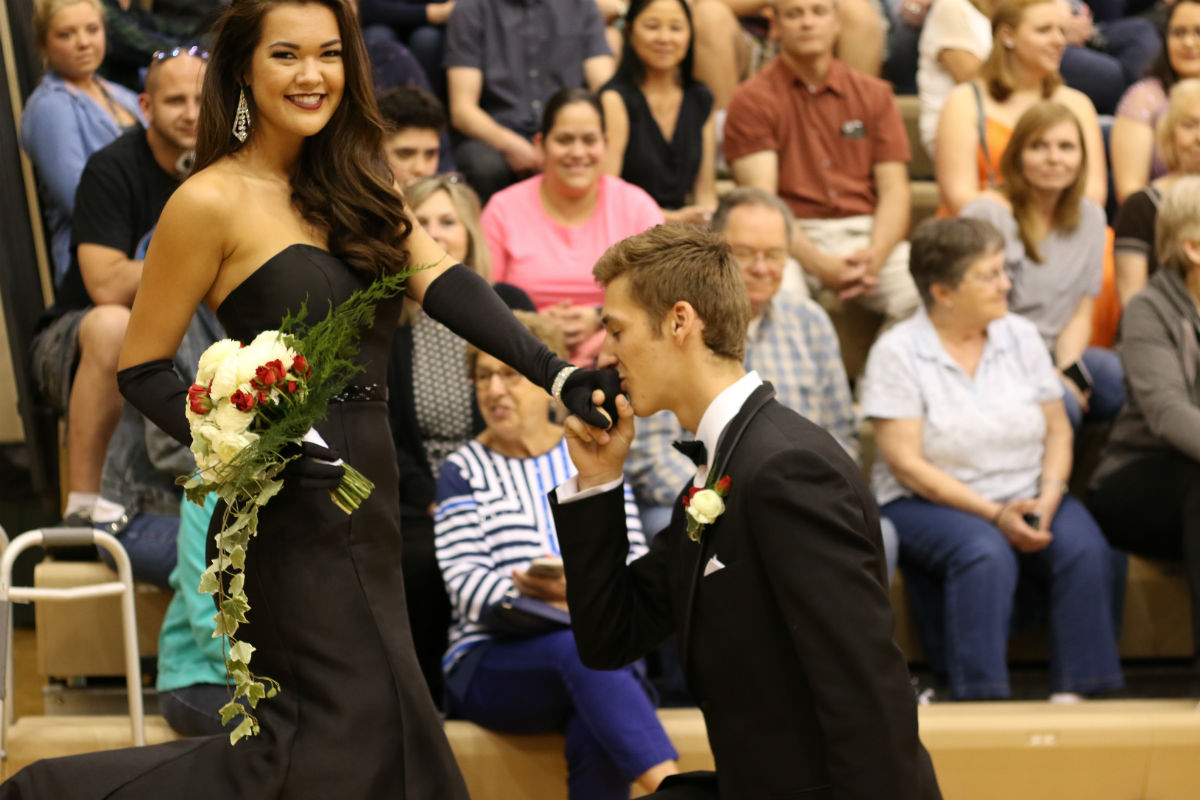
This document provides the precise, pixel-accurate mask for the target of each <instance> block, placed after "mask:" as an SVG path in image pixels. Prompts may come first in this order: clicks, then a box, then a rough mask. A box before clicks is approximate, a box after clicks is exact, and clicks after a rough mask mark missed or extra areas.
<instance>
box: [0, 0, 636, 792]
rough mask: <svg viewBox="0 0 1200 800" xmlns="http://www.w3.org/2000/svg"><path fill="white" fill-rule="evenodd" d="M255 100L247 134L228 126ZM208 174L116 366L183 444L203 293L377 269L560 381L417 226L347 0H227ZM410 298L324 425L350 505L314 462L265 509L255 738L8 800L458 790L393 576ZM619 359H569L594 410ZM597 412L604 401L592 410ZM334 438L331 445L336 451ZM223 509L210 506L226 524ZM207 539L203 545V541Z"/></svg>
mask: <svg viewBox="0 0 1200 800" xmlns="http://www.w3.org/2000/svg"><path fill="white" fill-rule="evenodd" d="M243 93H244V97H245V100H246V107H247V109H248V111H249V126H248V136H247V137H246V139H245V141H244V142H241V141H239V140H238V138H236V137H235V136H234V135H233V133H232V131H233V130H234V127H235V126H234V122H235V109H236V108H237V107H238V103H239V96H240V95H242V94H243ZM203 96H204V101H203V112H202V118H201V131H200V144H199V148H198V153H197V168H196V172H195V174H194V175H193V176H192V177H191V178H189V179H188V180H187V181H186V182H185V183H184V184H183V185H182V186H181V187H180V188H179V189H178V190H177V191H176V192H175V194H174V196H173V197H172V198H171V200H170V202H169V203H168V204H167V207H166V209H165V210H164V211H163V214H162V217H161V219H160V221H159V225H158V228H157V231H156V233H155V235H154V240H153V243H152V245H151V247H150V251H149V252H148V254H147V257H146V262H145V268H144V273H143V276H142V283H141V287H140V289H139V291H138V295H137V299H136V301H135V303H134V307H133V313H132V317H131V320H130V324H129V332H128V336H127V338H126V340H125V345H124V348H123V350H122V353H121V362H120V365H121V368H122V369H121V371H120V372H119V375H118V378H119V381H120V385H121V390H122V392H123V393H124V394H125V395H126V397H128V398H129V400H130V401H131V402H132V403H133V404H134V405H135V406H137V407H138V408H139V409H140V410H141V411H142V412H143V413H145V414H146V416H147V417H149V418H150V419H151V420H153V421H154V422H155V423H157V424H158V425H159V426H160V427H162V428H163V429H164V430H166V431H168V432H169V433H171V434H172V435H174V436H175V437H176V438H178V439H180V440H181V441H189V440H190V435H189V432H188V427H187V424H186V421H185V418H184V403H185V395H186V387H187V382H186V381H185V378H187V377H190V376H184V378H181V377H180V376H178V375H176V373H175V372H174V371H173V369H172V368H171V366H170V360H169V359H170V358H171V356H172V355H173V354H174V352H175V350H176V347H177V345H178V343H179V341H180V338H181V337H182V335H183V331H184V328H185V327H186V326H187V323H188V320H189V319H190V318H191V316H192V313H193V311H194V309H195V308H196V306H197V305H198V304H199V303H200V302H205V303H207V304H208V305H209V307H210V308H213V309H215V310H216V311H217V313H218V315H219V317H220V319H221V322H222V323H223V324H224V326H225V329H226V330H227V331H228V332H229V334H230V335H231V336H234V337H237V338H241V339H243V340H249V339H250V338H252V337H253V336H254V335H255V334H256V333H258V332H259V331H261V330H264V329H269V328H275V327H277V326H278V324H279V322H280V320H281V319H282V317H283V316H284V314H285V313H286V312H288V311H289V310H295V309H297V308H298V306H299V304H300V303H301V302H304V301H307V303H308V307H309V309H310V310H311V311H315V312H317V313H318V314H319V313H320V312H321V311H322V310H323V309H325V308H328V307H329V303H330V302H332V303H334V304H337V303H338V302H340V301H342V300H344V299H346V298H347V297H348V296H349V295H350V294H351V293H352V292H354V291H355V290H357V289H359V288H362V287H363V286H365V285H367V284H368V283H369V282H370V280H371V279H372V278H373V277H374V276H376V275H378V274H379V273H381V272H382V271H384V270H391V269H397V268H400V267H403V266H405V265H406V264H432V265H433V266H432V267H431V268H429V269H426V270H424V271H421V272H418V273H417V274H416V275H414V276H413V277H412V278H411V279H410V280H409V282H408V287H407V293H408V295H409V296H410V297H412V298H414V299H416V300H418V301H420V302H421V303H422V305H423V307H424V309H425V311H426V312H427V313H429V314H430V315H431V316H433V317H434V318H436V319H439V320H440V321H442V322H443V323H445V324H446V325H447V326H448V327H450V328H451V329H452V330H454V331H455V332H456V333H459V334H460V335H461V336H463V337H464V338H466V339H467V340H469V341H471V342H473V343H475V344H477V345H478V346H479V347H480V348H481V349H482V350H485V351H487V352H490V353H492V354H494V355H495V356H496V357H497V358H500V359H502V360H503V361H505V362H507V363H510V364H513V365H514V366H519V368H520V369H521V371H522V372H523V373H525V374H526V375H527V376H528V377H529V378H530V379H532V380H534V381H536V382H537V383H539V384H540V385H542V386H545V387H547V389H549V388H551V386H552V384H553V383H554V382H555V379H556V377H558V376H559V375H560V373H561V372H562V370H563V369H564V368H566V367H567V365H566V364H565V362H562V361H559V360H558V359H556V358H555V357H554V356H553V355H552V354H551V353H550V352H549V351H548V350H547V349H546V348H545V347H544V346H542V345H541V344H540V343H538V342H537V341H536V340H535V339H533V337H532V336H530V335H529V334H528V333H527V332H526V331H525V329H524V327H523V326H521V325H520V324H519V323H517V322H516V321H515V318H514V317H513V316H512V314H511V313H510V312H509V311H508V309H507V307H506V306H504V304H503V303H502V302H501V301H500V300H499V299H498V298H497V297H496V295H495V294H494V293H493V292H492V290H491V289H490V287H488V285H487V284H486V283H485V282H484V281H483V280H482V279H481V278H479V277H478V276H476V275H475V274H474V273H473V272H471V271H470V270H468V269H466V268H465V267H463V266H461V265H455V266H451V265H450V264H449V263H448V261H447V258H446V255H445V253H444V252H442V250H441V249H440V248H439V247H438V246H437V245H436V244H435V243H434V242H433V240H432V239H430V238H429V236H427V235H426V234H425V232H424V231H423V230H422V229H421V228H420V227H417V226H414V225H413V223H412V222H411V221H410V217H409V215H408V213H407V211H406V210H405V209H404V206H403V203H402V200H401V197H400V195H399V193H398V192H397V191H396V190H395V189H394V188H393V186H392V184H391V178H390V173H389V171H388V168H387V165H386V162H385V161H384V159H383V153H382V148H381V136H382V133H381V127H380V123H379V120H378V115H377V113H376V110H375V104H374V100H373V97H372V94H371V87H370V80H369V70H368V69H367V60H366V56H365V53H364V49H363V44H362V39H361V36H360V34H359V32H358V28H357V21H356V19H355V17H354V16H353V13H352V12H351V11H350V10H349V8H348V7H347V5H346V4H345V0H312V1H311V2H297V1H296V0H282V1H281V0H234V2H233V4H232V6H231V7H230V8H229V10H228V11H227V12H226V14H225V15H224V16H223V17H222V20H221V21H220V22H219V23H218V28H217V42H216V46H215V47H214V49H213V51H212V56H211V58H210V62H209V69H208V75H207V77H206V79H205V85H204V93H203ZM399 309H400V300H399V298H397V299H395V300H394V301H392V302H389V303H385V304H384V305H383V306H381V307H380V308H379V309H378V313H377V315H376V319H375V323H374V324H373V325H372V326H371V327H370V328H368V329H365V330H364V331H363V332H362V340H361V351H360V353H359V357H358V358H359V361H360V363H361V364H362V366H363V367H364V368H365V372H363V373H361V374H359V375H358V376H357V377H356V378H355V379H354V380H355V386H354V387H352V388H351V389H350V390H349V391H348V392H347V393H346V400H345V401H344V402H335V403H334V404H332V405H331V406H330V409H329V414H328V417H327V418H326V419H325V420H324V421H323V422H321V423H319V424H318V425H317V428H318V430H319V432H320V433H321V435H322V436H323V438H324V439H325V441H326V442H328V443H329V445H330V447H331V448H332V449H333V450H334V451H336V453H337V455H340V456H341V457H343V458H345V459H346V461H347V462H349V463H352V464H353V465H354V466H355V467H357V468H358V469H359V470H361V471H362V472H363V474H365V475H366V476H367V477H369V478H370V479H371V480H372V481H374V483H375V490H374V492H373V493H372V494H371V496H370V498H368V500H367V501H366V502H364V503H363V505H362V507H360V508H359V509H358V510H357V511H355V512H354V513H353V514H352V515H346V514H344V513H342V512H341V511H340V510H338V509H337V508H336V507H335V506H334V505H333V503H332V502H330V499H329V497H328V492H327V491H326V488H327V487H328V486H329V485H331V484H332V483H336V481H337V479H338V477H339V473H340V469H341V468H340V467H331V466H330V465H328V464H320V463H318V462H316V461H314V460H312V459H309V458H305V459H301V460H300V461H299V462H297V464H298V465H299V466H298V467H297V468H296V469H293V470H290V471H289V473H288V474H289V477H288V478H287V479H286V480H285V483H284V488H283V490H282V491H281V492H280V494H279V495H278V496H276V497H275V498H274V499H273V500H272V501H271V503H270V504H269V505H268V506H266V507H265V509H264V510H263V513H262V516H261V518H260V523H259V534H258V537H257V539H256V540H255V541H254V542H253V543H252V545H251V548H250V552H249V555H248V557H247V559H246V583H245V591H246V594H247V596H248V599H249V601H250V604H251V611H250V624H249V625H246V626H244V627H243V628H242V629H241V630H240V631H239V633H240V634H241V635H242V638H243V639H244V640H246V641H249V642H250V643H252V644H253V645H254V646H255V647H256V648H257V650H256V652H255V654H254V664H253V668H254V669H255V671H256V672H259V673H261V674H264V675H269V676H271V677H272V678H275V679H276V680H278V681H279V682H280V684H281V686H282V691H281V692H280V693H279V694H278V695H277V696H276V697H274V698H272V699H270V700H266V701H264V702H262V703H260V704H259V707H258V710H257V714H258V717H259V720H260V723H261V725H262V730H261V733H260V734H259V735H258V736H255V737H252V738H248V739H243V740H242V741H241V742H239V743H238V744H237V745H234V746H231V745H230V744H229V739H228V737H227V736H224V735H222V736H216V737H207V738H197V739H188V740H181V741H176V742H171V743H168V744H165V745H158V746H154V747H144V748H131V749H127V750H119V751H109V752H103V753H96V754H91V755H86V756H79V757H73V758H65V759H54V760H48V761H42V762H38V763H36V764H34V765H32V766H30V767H28V768H26V769H25V770H22V771H21V772H20V773H18V774H17V775H16V776H14V777H13V778H12V779H11V780H9V781H8V782H7V783H5V784H4V785H3V786H0V798H52V799H53V800H64V798H139V799H140V798H170V800H184V799H185V798H192V797H196V798H205V800H212V799H213V798H246V799H247V800H250V798H253V799H254V800H263V799H265V798H333V797H336V798H340V800H358V799H359V798H361V799H362V800H375V799H376V798H430V799H431V800H432V799H433V798H437V800H446V799H447V798H449V799H452V800H453V799H454V798H465V797H466V796H467V795H466V788H465V786H464V784H463V781H462V777H461V776H460V774H459V772H458V769H457V766H456V765H455V762H454V758H453V755H452V754H451V752H450V748H449V746H448V744H447V742H446V738H445V736H444V735H443V733H442V730H441V724H440V721H439V719H438V716H437V713H436V711H435V710H434V707H433V703H432V701H431V699H430V697H429V693H428V690H427V689H426V688H425V684H424V680H423V679H422V676H421V672H420V669H419V668H418V666H417V661H416V658H415V656H414V653H413V647H412V641H411V636H410V633H409V627H408V622H407V615H406V613H405V608H404V591H403V583H402V578H401V571H400V531H399V517H400V507H399V500H398V495H397V489H396V486H397V480H396V458H395V453H394V450H393V445H392V437H391V435H390V433H389V429H388V414H387V404H386V392H385V391H384V389H383V388H382V387H383V386H385V385H386V368H387V353H388V348H389V347H390V345H391V341H392V331H393V329H394V328H395V325H396V319H397V315H398V313H399ZM615 383H616V377H615V373H611V372H591V371H587V370H581V371H577V372H574V373H572V374H570V377H569V379H567V380H566V382H565V384H564V385H563V387H562V395H563V399H564V401H565V402H567V404H568V406H570V407H572V409H573V410H574V411H575V412H576V413H581V414H587V415H589V416H595V415H597V414H598V413H599V412H598V410H597V409H595V408H593V407H592V406H591V403H590V398H591V396H592V392H593V390H594V389H597V388H603V389H607V390H608V391H607V392H606V394H607V395H608V396H610V397H615V394H616V391H618V387H617V386H615V385H613V384H615ZM601 419H602V418H601ZM322 455H325V456H329V455H330V454H328V453H323V454H322ZM220 516H221V515H220V513H219V512H218V514H217V515H216V517H215V518H217V519H219V518H220ZM210 549H211V546H210Z"/></svg>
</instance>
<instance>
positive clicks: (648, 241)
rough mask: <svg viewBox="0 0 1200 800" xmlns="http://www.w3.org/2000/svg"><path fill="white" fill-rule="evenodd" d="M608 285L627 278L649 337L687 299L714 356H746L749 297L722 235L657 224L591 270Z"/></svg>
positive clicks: (620, 245)
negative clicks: (649, 333)
mask: <svg viewBox="0 0 1200 800" xmlns="http://www.w3.org/2000/svg"><path fill="white" fill-rule="evenodd" d="M592 274H593V275H594V276H595V277H596V281H597V282H598V283H600V284H601V285H603V286H608V285H609V284H610V283H612V282H613V281H614V280H616V279H617V278H619V277H621V276H622V275H628V276H629V295H630V297H631V298H633V301H634V302H635V303H637V304H638V305H639V306H641V307H642V308H643V309H645V311H646V315H647V317H649V320H650V330H651V333H652V335H654V336H660V335H661V333H662V332H661V326H662V322H663V320H664V319H665V318H666V316H667V312H669V311H670V310H671V309H672V308H673V307H674V305H675V304H676V303H678V302H679V301H681V300H682V301H684V302H687V303H690V304H691V306H692V308H694V309H695V310H696V315H697V316H698V317H699V318H700V319H701V320H702V321H703V322H704V333H703V336H702V339H703V341H704V344H705V346H707V347H708V349H709V350H712V351H713V353H715V354H716V355H718V356H722V357H724V358H731V359H734V360H735V361H739V362H740V361H741V360H742V359H743V358H744V357H745V355H746V328H747V327H748V326H749V324H750V298H749V297H747V295H746V285H745V283H744V282H743V281H742V271H741V269H739V268H738V265H737V263H736V262H735V261H734V260H733V252H732V250H730V247H729V243H728V242H726V241H725V237H723V236H721V235H720V234H717V233H713V232H712V231H706V230H701V229H700V228H697V227H695V226H694V225H689V224H687V223H683V222H674V223H667V224H665V225H655V226H654V227H653V228H651V229H650V230H648V231H645V232H644V233H639V234H637V235H636V236H630V237H629V238H628V239H625V240H623V241H620V242H617V243H616V244H614V245H613V246H612V247H610V248H608V250H607V251H605V253H604V255H602V256H600V260H599V261H597V262H596V266H595V267H594V268H593V269H592Z"/></svg>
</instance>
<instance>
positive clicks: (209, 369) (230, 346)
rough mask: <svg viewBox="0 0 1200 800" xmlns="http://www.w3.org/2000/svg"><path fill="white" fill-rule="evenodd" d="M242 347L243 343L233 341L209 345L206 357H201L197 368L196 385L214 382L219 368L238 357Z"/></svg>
mask: <svg viewBox="0 0 1200 800" xmlns="http://www.w3.org/2000/svg"><path fill="white" fill-rule="evenodd" d="M241 347H242V345H241V342H238V341H235V340H233V339H222V340H220V341H219V342H213V343H212V344H211V345H209V346H208V349H207V350H205V351H204V355H202V356H200V364H199V366H197V367H196V383H208V382H209V381H210V380H212V377H213V373H215V372H216V371H217V366H218V365H219V364H220V363H221V362H222V361H227V360H229V359H230V358H233V357H234V356H235V355H237V351H238V350H240V349H241Z"/></svg>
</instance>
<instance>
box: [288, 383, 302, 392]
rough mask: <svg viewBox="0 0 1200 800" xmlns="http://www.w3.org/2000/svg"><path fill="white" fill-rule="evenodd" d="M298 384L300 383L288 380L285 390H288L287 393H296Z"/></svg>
mask: <svg viewBox="0 0 1200 800" xmlns="http://www.w3.org/2000/svg"><path fill="white" fill-rule="evenodd" d="M299 385H300V384H298V383H296V382H295V381H288V382H287V390H288V394H295V393H296V388H297V387H298V386H299Z"/></svg>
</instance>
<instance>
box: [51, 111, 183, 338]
mask: <svg viewBox="0 0 1200 800" xmlns="http://www.w3.org/2000/svg"><path fill="white" fill-rule="evenodd" d="M177 186H179V180H178V179H177V178H176V177H175V176H174V175H171V174H170V173H168V172H166V171H165V170H163V168H162V167H161V166H159V164H158V162H157V161H155V160H154V154H153V153H152V152H150V145H149V143H148V142H147V141H146V131H145V130H143V129H142V128H140V127H139V128H136V129H134V130H131V131H129V132H128V133H126V134H123V135H122V136H120V137H119V138H117V139H116V141H114V142H113V143H112V144H110V145H108V146H107V147H104V148H103V149H101V150H97V151H96V152H95V153H94V154H92V157H91V158H89V159H88V162H87V166H86V167H84V169H83V175H82V177H81V178H80V179H79V188H78V189H77V190H76V191H75V216H74V217H73V219H72V221H71V265H70V267H69V268H68V269H67V273H66V275H64V276H63V282H62V287H61V288H60V289H59V290H58V297H57V302H56V303H55V304H54V311H56V312H57V314H62V313H63V312H66V311H70V310H72V309H78V308H87V307H88V306H90V305H92V299H91V298H90V297H89V296H88V293H87V289H86V288H85V287H84V284H83V276H82V275H81V274H80V272H79V257H78V253H77V250H78V247H79V245H80V244H99V245H103V246H105V247H111V248H113V249H114V250H120V251H121V252H122V253H124V254H125V255H126V256H127V257H128V258H131V259H140V258H143V257H144V256H145V254H146V245H147V244H149V242H150V234H151V232H152V231H153V230H154V226H155V225H156V224H158V217H159V215H160V214H161V213H162V210H163V206H165V205H166V204H167V199H168V198H170V196H171V192H173V191H175V187H177Z"/></svg>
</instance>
